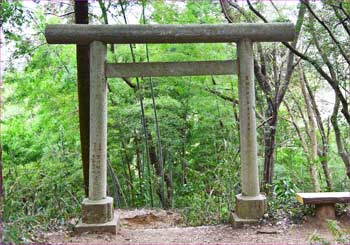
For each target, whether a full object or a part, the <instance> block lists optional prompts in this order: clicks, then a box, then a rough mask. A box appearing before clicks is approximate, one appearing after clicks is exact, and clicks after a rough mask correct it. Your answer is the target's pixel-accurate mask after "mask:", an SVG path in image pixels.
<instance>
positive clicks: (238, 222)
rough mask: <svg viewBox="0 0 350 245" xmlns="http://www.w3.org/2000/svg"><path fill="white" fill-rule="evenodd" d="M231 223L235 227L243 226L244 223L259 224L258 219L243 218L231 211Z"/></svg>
mask: <svg viewBox="0 0 350 245" xmlns="http://www.w3.org/2000/svg"><path fill="white" fill-rule="evenodd" d="M231 224H232V226H233V227H234V228H241V227H243V226H244V225H257V224H259V220H258V219H242V218H239V217H238V216H237V214H236V213H231Z"/></svg>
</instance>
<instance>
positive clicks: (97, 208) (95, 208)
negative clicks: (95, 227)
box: [82, 197, 114, 224]
mask: <svg viewBox="0 0 350 245" xmlns="http://www.w3.org/2000/svg"><path fill="white" fill-rule="evenodd" d="M113 211H114V208H113V198H112V197H106V198H104V199H101V200H90V199H88V198H85V199H84V201H83V207H82V212H83V217H82V222H83V223H84V224H103V223H107V222H109V221H112V219H113Z"/></svg>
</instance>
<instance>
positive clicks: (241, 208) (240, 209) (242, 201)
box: [236, 194, 267, 220]
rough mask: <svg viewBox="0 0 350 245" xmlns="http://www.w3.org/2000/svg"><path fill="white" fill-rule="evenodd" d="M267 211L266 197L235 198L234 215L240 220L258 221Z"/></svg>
mask: <svg viewBox="0 0 350 245" xmlns="http://www.w3.org/2000/svg"><path fill="white" fill-rule="evenodd" d="M266 210H267V203H266V197H265V196H264V195H262V194H259V195H257V196H243V195H242V194H238V195H237V196H236V214H237V216H238V217H239V218H240V219H248V220H250V219H252V220H255V219H260V218H262V217H263V216H264V213H265V212H266Z"/></svg>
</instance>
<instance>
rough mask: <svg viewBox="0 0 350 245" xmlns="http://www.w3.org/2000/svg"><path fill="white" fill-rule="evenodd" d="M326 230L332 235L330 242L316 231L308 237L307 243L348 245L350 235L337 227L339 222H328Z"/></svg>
mask: <svg viewBox="0 0 350 245" xmlns="http://www.w3.org/2000/svg"><path fill="white" fill-rule="evenodd" d="M327 224H328V229H329V230H330V232H331V233H332V235H333V240H332V241H330V240H328V239H325V238H324V237H323V236H322V235H320V234H319V233H318V232H317V230H315V232H314V233H313V234H312V235H311V236H310V238H309V242H310V244H349V243H350V235H349V233H348V232H347V231H346V230H345V229H342V228H341V227H340V226H339V222H338V221H336V220H328V221H327Z"/></svg>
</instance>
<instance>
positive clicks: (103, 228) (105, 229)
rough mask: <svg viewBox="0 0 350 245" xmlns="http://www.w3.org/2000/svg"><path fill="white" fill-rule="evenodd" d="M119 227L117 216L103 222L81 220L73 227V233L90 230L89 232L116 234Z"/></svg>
mask: <svg viewBox="0 0 350 245" xmlns="http://www.w3.org/2000/svg"><path fill="white" fill-rule="evenodd" d="M119 228H120V224H119V217H114V218H113V219H112V220H111V221H109V222H107V223H103V224H85V223H83V222H80V223H79V224H78V225H77V226H76V227H75V233H76V234H81V233H83V232H91V233H110V234H113V235H116V234H117V231H118V230H119Z"/></svg>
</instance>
